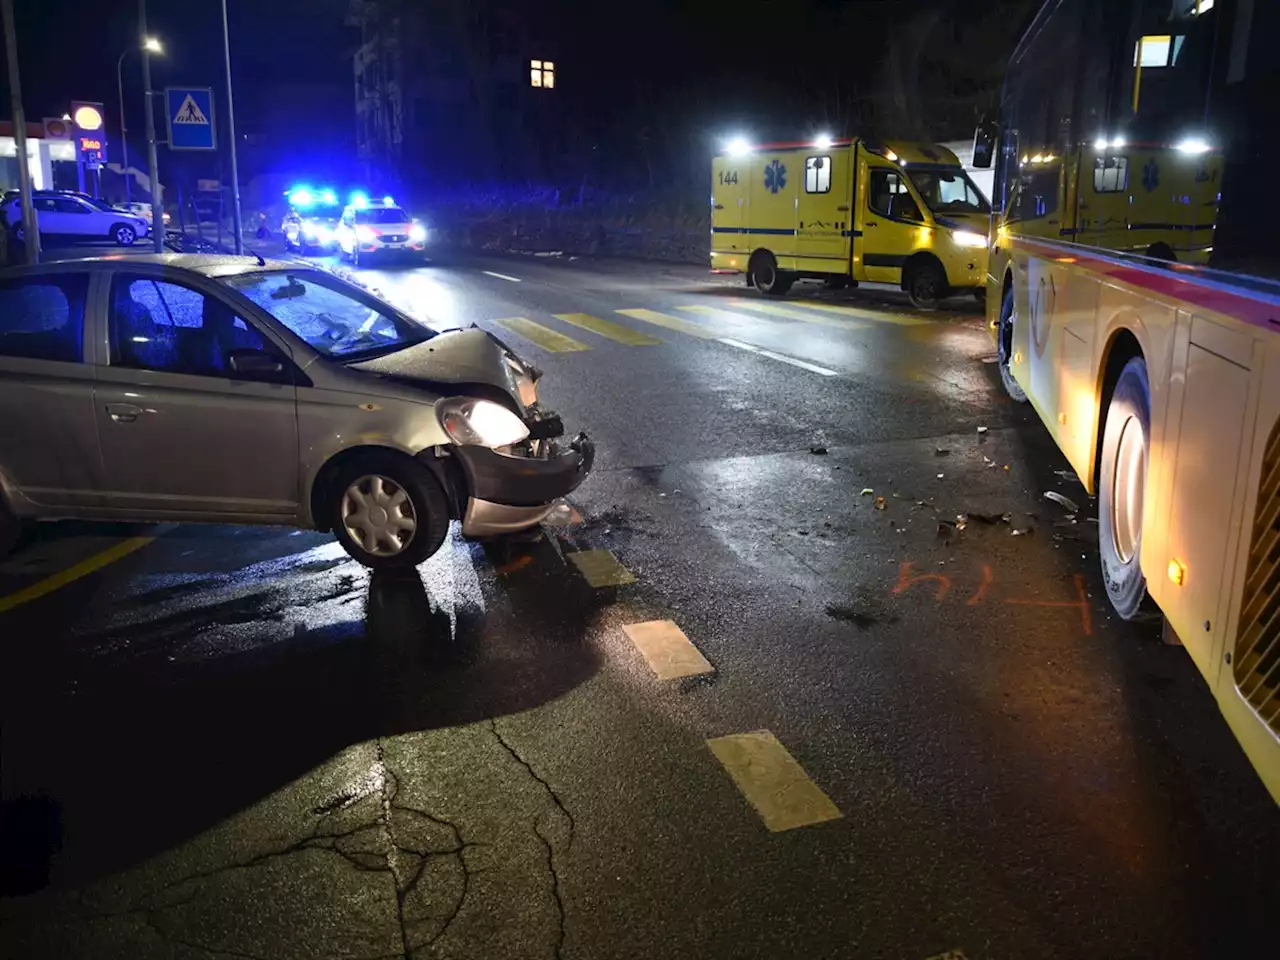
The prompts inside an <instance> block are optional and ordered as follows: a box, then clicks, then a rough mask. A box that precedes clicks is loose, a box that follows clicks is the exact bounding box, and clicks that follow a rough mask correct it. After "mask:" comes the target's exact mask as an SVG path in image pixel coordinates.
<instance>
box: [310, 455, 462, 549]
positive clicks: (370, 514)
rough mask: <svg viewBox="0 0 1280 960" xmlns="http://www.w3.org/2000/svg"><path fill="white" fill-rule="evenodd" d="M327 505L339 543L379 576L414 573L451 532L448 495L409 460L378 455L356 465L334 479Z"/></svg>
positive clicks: (428, 474)
mask: <svg viewBox="0 0 1280 960" xmlns="http://www.w3.org/2000/svg"><path fill="white" fill-rule="evenodd" d="M327 499H328V504H327V509H328V513H329V521H330V522H331V523H332V524H333V531H334V534H335V535H336V536H337V538H338V542H339V543H341V544H342V547H343V549H344V550H346V551H347V553H349V554H350V555H351V557H352V558H353V559H354V560H356V561H358V562H359V563H362V564H364V565H365V566H366V567H370V568H372V569H375V570H396V569H404V568H406V567H416V566H417V565H418V564H420V563H421V562H422V561H423V560H426V559H427V557H430V556H431V555H432V554H434V553H435V552H436V551H437V550H439V549H440V545H441V544H443V543H444V539H445V536H446V535H447V534H448V532H449V505H448V501H447V500H446V499H445V493H444V490H443V489H441V487H440V484H439V482H438V481H437V480H436V478H435V476H433V475H432V473H431V471H430V470H428V469H427V468H426V467H424V466H423V465H422V464H420V463H418V462H417V461H416V460H413V459H411V458H409V457H402V456H396V455H394V454H385V455H384V454H376V453H374V454H367V455H364V456H361V457H358V458H356V459H354V460H352V461H351V462H349V463H347V464H345V465H344V466H342V467H341V468H340V469H339V470H338V471H337V473H336V474H335V475H334V477H333V480H332V482H331V483H330V484H329V485H328V497H327Z"/></svg>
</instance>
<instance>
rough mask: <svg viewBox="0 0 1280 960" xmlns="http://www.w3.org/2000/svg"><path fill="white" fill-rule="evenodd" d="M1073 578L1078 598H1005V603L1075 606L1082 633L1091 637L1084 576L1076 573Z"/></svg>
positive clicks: (1091, 613)
mask: <svg viewBox="0 0 1280 960" xmlns="http://www.w3.org/2000/svg"><path fill="white" fill-rule="evenodd" d="M1074 579H1075V583H1076V595H1077V596H1078V597H1079V598H1080V599H1079V600H1066V601H1062V602H1055V601H1052V600H1017V599H1009V600H1006V601H1005V603H1012V604H1017V605H1018V606H1023V607H1075V608H1076V609H1077V610H1079V611H1080V623H1081V625H1082V626H1083V627H1084V635H1085V636H1086V637H1091V636H1093V611H1091V610H1090V609H1089V594H1088V591H1086V590H1085V586H1084V577H1082V576H1081V575H1080V574H1078V573H1077V574H1076V575H1075V577H1074Z"/></svg>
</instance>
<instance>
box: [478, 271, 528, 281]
mask: <svg viewBox="0 0 1280 960" xmlns="http://www.w3.org/2000/svg"><path fill="white" fill-rule="evenodd" d="M480 272H481V273H483V274H485V275H486V276H490V277H497V278H498V279H499V280H510V281H511V282H512V283H519V282H520V278H519V277H508V276H507V275H506V274H505V273H494V272H493V271H492V270H481V271H480Z"/></svg>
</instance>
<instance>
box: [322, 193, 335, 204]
mask: <svg viewBox="0 0 1280 960" xmlns="http://www.w3.org/2000/svg"><path fill="white" fill-rule="evenodd" d="M320 199H321V200H323V201H324V202H325V203H337V202H338V195H337V194H336V193H334V192H333V191H332V190H325V191H323V192H322V193H321V194H320Z"/></svg>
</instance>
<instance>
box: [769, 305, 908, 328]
mask: <svg viewBox="0 0 1280 960" xmlns="http://www.w3.org/2000/svg"><path fill="white" fill-rule="evenodd" d="M794 303H795V304H796V306H798V307H804V308H806V309H808V310H825V311H827V312H828V313H838V314H842V315H844V316H848V317H859V318H861V319H863V320H879V321H880V322H882V323H896V324H897V325H898V326H900V327H919V326H923V325H924V324H927V323H929V321H928V320H921V319H920V318H919V317H904V316H902V315H901V314H897V313H886V312H885V311H883V310H864V309H862V308H861V307H841V306H837V305H836V304H834V303H818V302H817V301H816V300H796V301H794Z"/></svg>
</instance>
